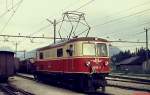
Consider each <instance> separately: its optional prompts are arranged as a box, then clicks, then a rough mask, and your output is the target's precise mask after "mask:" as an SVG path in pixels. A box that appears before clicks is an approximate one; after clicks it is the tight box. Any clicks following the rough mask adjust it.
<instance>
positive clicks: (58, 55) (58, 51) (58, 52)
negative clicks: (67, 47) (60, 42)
mask: <svg viewBox="0 0 150 95" xmlns="http://www.w3.org/2000/svg"><path fill="white" fill-rule="evenodd" d="M62 56H63V49H62V48H60V49H57V57H62Z"/></svg>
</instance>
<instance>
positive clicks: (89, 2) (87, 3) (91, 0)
mask: <svg viewBox="0 0 150 95" xmlns="http://www.w3.org/2000/svg"><path fill="white" fill-rule="evenodd" d="M93 1H95V0H90V1H88V2H86V3H85V4H83V5H82V6H80V7H79V8H77V9H75V10H74V11H78V10H80V9H81V8H83V7H85V6H87V5H89V4H91V3H92V2H93Z"/></svg>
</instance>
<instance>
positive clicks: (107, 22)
mask: <svg viewBox="0 0 150 95" xmlns="http://www.w3.org/2000/svg"><path fill="white" fill-rule="evenodd" d="M146 11H150V9H145V10H142V11H140V12H136V13H133V14H130V15H127V16H123V17H120V18H116V19H113V20H109V21H106V22H104V23H102V24H97V25H94V26H92V27H91V28H94V27H99V26H103V25H105V24H109V23H112V22H116V21H119V20H122V19H125V18H128V17H131V16H134V15H138V14H141V13H144V12H146Z"/></svg>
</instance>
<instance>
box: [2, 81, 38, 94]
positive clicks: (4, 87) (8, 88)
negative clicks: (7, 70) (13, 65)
mask: <svg viewBox="0 0 150 95" xmlns="http://www.w3.org/2000/svg"><path fill="white" fill-rule="evenodd" d="M0 89H1V90H2V91H3V92H4V93H6V94H7V95H35V94H32V93H29V92H26V91H24V90H22V89H19V88H16V87H15V86H13V85H10V84H0Z"/></svg>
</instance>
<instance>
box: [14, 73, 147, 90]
mask: <svg viewBox="0 0 150 95" xmlns="http://www.w3.org/2000/svg"><path fill="white" fill-rule="evenodd" d="M17 76H18V77H22V78H25V79H29V80H34V78H32V77H29V76H27V75H22V74H18V75H17ZM106 80H107V81H109V80H111V79H108V78H106ZM112 81H121V82H126V83H137V84H146V83H148V82H145V83H141V81H135V80H124V81H123V80H117V79H113V78H112ZM107 86H110V87H117V88H122V89H127V90H139V91H147V92H150V90H149V89H144V88H143V89H142V88H138V87H128V86H124V85H120V84H115V83H114V84H113V83H111V84H110V83H108V84H107Z"/></svg>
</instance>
